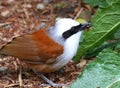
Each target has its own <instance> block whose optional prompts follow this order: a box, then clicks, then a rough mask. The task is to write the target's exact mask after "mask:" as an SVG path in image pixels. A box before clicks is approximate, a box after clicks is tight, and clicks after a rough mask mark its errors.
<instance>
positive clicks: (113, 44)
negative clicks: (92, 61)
mask: <svg viewBox="0 0 120 88" xmlns="http://www.w3.org/2000/svg"><path fill="white" fill-rule="evenodd" d="M119 45H120V39H118V40H114V41H112V42H105V43H103V44H102V45H101V46H99V47H97V48H95V49H94V50H92V51H90V52H87V53H86V55H85V58H90V57H94V56H96V55H97V54H98V53H99V52H100V51H102V50H103V49H105V48H108V47H109V48H114V47H115V49H116V50H117V51H118V52H119V51H120V46H119Z"/></svg>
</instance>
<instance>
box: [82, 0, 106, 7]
mask: <svg viewBox="0 0 120 88" xmlns="http://www.w3.org/2000/svg"><path fill="white" fill-rule="evenodd" d="M83 2H84V3H88V4H90V5H91V6H92V7H94V6H102V7H104V6H106V5H107V4H108V3H107V2H106V0H83Z"/></svg>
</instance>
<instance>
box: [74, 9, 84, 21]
mask: <svg viewBox="0 0 120 88" xmlns="http://www.w3.org/2000/svg"><path fill="white" fill-rule="evenodd" d="M83 9H84V8H81V9H80V10H79V12H78V13H77V15H76V16H75V17H74V20H75V19H77V18H78V17H79V15H80V14H81V12H82V11H83Z"/></svg>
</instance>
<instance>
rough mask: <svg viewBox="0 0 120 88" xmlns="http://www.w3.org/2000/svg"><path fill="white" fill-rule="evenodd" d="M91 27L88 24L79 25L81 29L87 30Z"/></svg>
mask: <svg viewBox="0 0 120 88" xmlns="http://www.w3.org/2000/svg"><path fill="white" fill-rule="evenodd" d="M90 27H91V24H90V23H84V24H81V29H83V30H84V29H87V28H90Z"/></svg>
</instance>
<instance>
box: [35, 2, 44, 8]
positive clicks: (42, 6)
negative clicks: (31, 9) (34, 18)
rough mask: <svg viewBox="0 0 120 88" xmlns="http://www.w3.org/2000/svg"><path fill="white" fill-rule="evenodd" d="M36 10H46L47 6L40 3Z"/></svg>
mask: <svg viewBox="0 0 120 88" xmlns="http://www.w3.org/2000/svg"><path fill="white" fill-rule="evenodd" d="M36 8H37V9H39V10H44V9H45V5H44V4H41V3H38V4H37V6H36Z"/></svg>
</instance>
